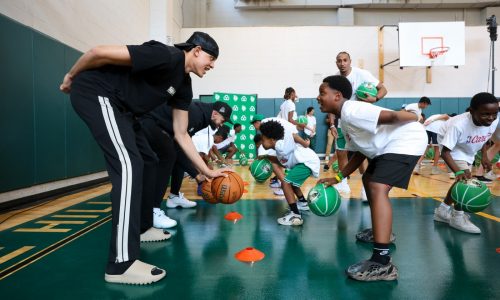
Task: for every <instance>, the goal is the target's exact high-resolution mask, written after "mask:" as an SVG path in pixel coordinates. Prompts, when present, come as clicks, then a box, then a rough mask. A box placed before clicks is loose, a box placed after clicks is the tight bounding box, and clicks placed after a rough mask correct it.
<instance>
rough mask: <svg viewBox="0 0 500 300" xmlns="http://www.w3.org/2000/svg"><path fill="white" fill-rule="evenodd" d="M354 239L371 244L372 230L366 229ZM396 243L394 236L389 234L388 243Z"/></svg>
mask: <svg viewBox="0 0 500 300" xmlns="http://www.w3.org/2000/svg"><path fill="white" fill-rule="evenodd" d="M356 239H357V240H358V241H360V242H365V243H373V230H372V229H371V228H366V229H364V230H361V231H360V232H358V233H356ZM394 241H396V235H395V234H394V233H391V238H390V242H391V243H394Z"/></svg>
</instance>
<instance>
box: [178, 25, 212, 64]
mask: <svg viewBox="0 0 500 300" xmlns="http://www.w3.org/2000/svg"><path fill="white" fill-rule="evenodd" d="M174 46H175V47H177V48H179V49H181V50H186V51H189V50H191V49H193V48H194V47H196V46H200V47H201V49H202V50H203V51H205V52H207V53H208V54H210V55H212V56H213V57H215V58H217V57H218V56H219V46H218V45H217V42H216V41H215V40H214V39H213V38H212V37H211V36H209V35H208V33H205V32H201V31H195V32H194V33H193V34H192V35H191V37H190V38H189V39H188V40H187V41H186V42H185V43H180V44H175V45H174Z"/></svg>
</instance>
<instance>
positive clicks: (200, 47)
mask: <svg viewBox="0 0 500 300" xmlns="http://www.w3.org/2000/svg"><path fill="white" fill-rule="evenodd" d="M218 54H219V47H218V46H217V43H216V42H215V40H214V39H213V38H212V37H210V36H209V35H208V34H206V33H203V32H195V33H194V34H193V35H192V36H191V37H190V38H189V39H188V40H187V42H186V43H182V44H178V45H176V47H171V46H166V45H164V44H162V43H159V42H156V41H149V42H146V43H144V44H142V45H128V46H97V47H95V48H93V49H91V50H90V51H88V52H86V53H85V54H83V55H82V56H81V57H80V58H79V59H78V61H77V62H76V63H75V65H73V67H72V68H71V69H70V71H69V72H68V73H67V74H66V75H65V76H64V79H63V82H62V84H61V86H60V90H61V91H63V92H65V93H70V95H71V103H72V105H73V108H74V109H75V111H76V112H77V114H78V115H79V116H80V117H81V118H82V119H83V121H84V122H85V123H86V124H87V126H88V127H89V129H90V131H91V132H92V134H93V136H94V138H95V140H96V142H97V143H98V144H99V146H100V147H101V149H102V151H103V152H104V156H105V159H106V168H107V170H108V174H109V177H110V180H111V184H112V186H113V188H112V191H111V202H112V234H111V241H110V251H109V258H108V264H107V266H106V272H105V276H104V278H105V280H106V281H107V282H114V283H128V284H149V283H152V282H155V281H158V280H160V279H162V278H163V277H164V276H165V274H166V272H165V270H163V269H160V268H156V267H155V266H153V265H149V264H146V263H143V262H141V261H140V260H139V252H140V242H141V241H145V242H146V241H160V240H165V239H168V238H169V237H170V234H169V233H165V232H163V231H162V230H159V229H155V228H153V227H152V218H151V210H152V200H153V199H147V198H143V190H148V187H147V186H144V185H147V184H150V182H154V181H153V180H152V178H154V176H155V175H154V170H155V168H154V166H155V165H156V163H157V161H158V159H157V158H156V155H155V153H154V152H153V151H152V150H151V148H150V147H149V145H148V143H147V141H146V138H145V137H144V134H143V133H142V131H141V130H140V124H139V123H138V122H137V117H138V116H140V115H142V114H144V113H146V112H148V111H150V110H152V109H153V108H155V107H157V106H159V105H161V104H163V103H168V104H169V105H170V106H172V119H173V128H174V137H175V139H176V140H177V141H178V142H179V145H181V147H182V149H183V150H184V151H185V152H186V155H187V156H188V157H189V158H190V159H191V160H192V161H193V163H194V165H195V166H196V167H197V168H199V169H200V171H201V172H202V173H204V174H205V175H206V176H207V177H218V176H224V174H222V171H224V170H220V169H219V170H210V169H209V168H208V167H207V166H206V165H205V164H204V162H203V160H202V159H201V158H200V156H199V155H198V153H197V151H196V149H195V147H194V145H193V143H192V141H191V139H190V137H189V134H188V133H187V124H188V112H187V110H188V107H189V104H190V103H191V100H192V98H193V92H192V87H191V77H190V73H194V74H196V75H197V76H199V77H203V76H204V75H205V73H206V72H207V71H209V70H210V69H212V68H214V63H215V60H216V59H217V56H218Z"/></svg>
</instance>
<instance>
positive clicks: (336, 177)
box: [335, 171, 344, 182]
mask: <svg viewBox="0 0 500 300" xmlns="http://www.w3.org/2000/svg"><path fill="white" fill-rule="evenodd" d="M335 179H337V181H338V182H341V181H342V180H343V179H344V175H343V174H342V172H340V171H339V172H338V173H337V175H335Z"/></svg>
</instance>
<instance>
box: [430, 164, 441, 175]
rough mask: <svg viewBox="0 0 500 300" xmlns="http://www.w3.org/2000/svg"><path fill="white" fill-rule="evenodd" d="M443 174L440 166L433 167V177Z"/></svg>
mask: <svg viewBox="0 0 500 300" xmlns="http://www.w3.org/2000/svg"><path fill="white" fill-rule="evenodd" d="M439 174H441V169H439V167H438V166H432V170H431V175H439Z"/></svg>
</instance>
